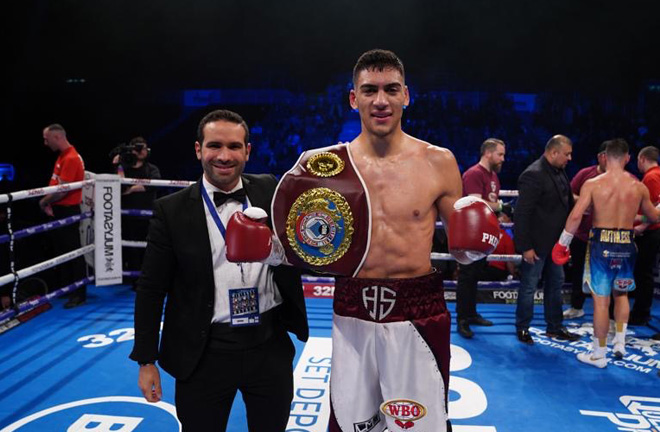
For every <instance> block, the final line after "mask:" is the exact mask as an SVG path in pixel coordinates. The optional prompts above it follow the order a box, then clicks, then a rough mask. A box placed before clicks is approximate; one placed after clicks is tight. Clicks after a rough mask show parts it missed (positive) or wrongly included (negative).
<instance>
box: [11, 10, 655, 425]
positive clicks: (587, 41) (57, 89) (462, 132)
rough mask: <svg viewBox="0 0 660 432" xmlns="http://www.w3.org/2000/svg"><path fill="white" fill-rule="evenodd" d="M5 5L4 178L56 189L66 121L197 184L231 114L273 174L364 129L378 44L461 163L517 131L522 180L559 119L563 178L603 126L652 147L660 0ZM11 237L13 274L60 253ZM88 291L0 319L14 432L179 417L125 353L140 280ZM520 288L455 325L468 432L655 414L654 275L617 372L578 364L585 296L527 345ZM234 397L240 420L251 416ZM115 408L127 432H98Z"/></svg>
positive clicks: (438, 140)
mask: <svg viewBox="0 0 660 432" xmlns="http://www.w3.org/2000/svg"><path fill="white" fill-rule="evenodd" d="M5 8H6V9H7V10H6V12H5V13H3V15H4V18H5V20H3V21H4V22H5V23H6V24H5V26H4V32H3V33H4V34H5V38H4V40H5V42H6V43H5V44H4V46H5V49H4V54H3V57H5V61H4V62H3V63H4V67H3V69H4V70H5V79H4V80H3V83H4V86H3V87H4V88H3V91H2V95H3V96H2V103H1V104H0V109H2V115H1V116H0V118H1V119H2V131H3V136H4V138H3V143H2V144H1V146H2V147H1V148H2V151H1V152H0V194H4V193H7V192H12V191H19V190H25V189H32V188H38V187H43V186H46V185H47V184H48V181H49V178H50V175H51V172H52V169H53V163H54V161H55V158H56V156H55V155H54V154H53V153H52V152H51V151H50V150H49V149H48V148H47V147H45V146H44V144H43V138H42V129H43V128H44V127H45V126H47V125H49V124H52V123H60V124H62V125H63V126H64V128H65V129H66V131H67V136H68V138H69V141H70V142H71V143H72V144H73V145H74V146H75V147H76V149H77V150H78V152H79V153H80V154H81V156H82V157H83V159H84V161H85V168H86V170H88V171H91V172H94V173H110V172H113V171H112V170H113V167H112V165H111V158H110V156H109V154H110V152H111V151H112V150H113V149H114V148H115V147H116V146H118V145H119V144H121V143H126V142H128V141H129V140H130V139H131V138H132V137H135V136H143V137H144V138H145V139H146V141H147V142H148V144H149V147H150V148H151V156H150V161H151V162H153V163H154V164H156V165H157V166H158V167H159V168H160V172H161V174H162V178H163V179H169V180H191V181H195V180H197V179H199V178H200V176H201V166H200V163H199V161H198V160H197V159H196V157H195V153H194V142H195V137H196V135H195V134H196V127H197V124H198V122H199V120H200V119H201V118H202V117H203V116H204V115H205V114H206V113H208V112H209V111H211V110H213V109H218V108H228V109H231V110H234V111H236V112H238V113H240V114H241V115H242V116H243V117H244V118H245V120H246V121H247V123H248V125H249V126H250V128H251V143H252V154H251V155H250V160H249V162H248V164H247V167H246V171H247V172H250V173H262V172H269V173H273V174H275V175H277V176H278V177H279V176H281V175H282V174H283V173H284V172H286V171H287V170H288V169H289V168H290V167H291V166H292V165H293V163H294V162H295V161H296V159H297V157H298V155H299V154H300V153H301V152H302V151H304V150H306V149H312V148H317V147H324V146H328V145H331V144H334V143H337V142H339V141H350V140H352V139H353V138H355V137H356V136H357V134H358V133H359V131H360V120H359V117H358V114H357V112H353V111H352V110H351V109H350V106H349V104H348V92H349V90H350V88H351V85H352V83H351V71H352V67H353V65H354V63H355V61H356V60H357V58H358V57H359V55H360V54H361V53H363V52H364V51H366V50H369V49H372V48H384V49H389V50H392V51H394V52H395V53H396V54H397V55H399V57H400V58H401V59H402V61H403V62H404V64H405V68H406V84H407V85H408V87H409V90H410V94H411V104H410V106H409V107H408V108H407V109H406V111H405V112H404V116H403V130H404V131H405V132H406V133H408V134H410V135H413V136H415V137H418V138H420V139H423V140H426V141H428V142H430V143H432V144H434V145H438V146H441V147H446V148H448V149H450V150H451V151H452V152H453V153H454V155H455V156H456V159H457V161H458V164H459V168H460V170H461V172H463V171H465V170H466V169H467V168H469V167H470V166H472V165H474V164H475V163H476V162H477V161H478V160H479V147H480V145H481V143H482V142H483V141H484V140H485V139H486V138H488V137H496V138H499V139H502V140H503V141H505V142H506V162H505V163H504V165H503V169H502V171H501V173H499V178H500V181H501V187H502V189H503V190H516V189H517V184H516V182H517V178H518V176H519V175H520V173H521V172H522V171H523V169H524V168H525V167H527V166H528V165H529V164H530V163H531V162H532V161H534V160H535V159H537V158H538V157H539V156H540V155H541V154H542V152H543V147H544V145H545V143H546V142H547V141H548V139H549V138H550V137H551V136H553V135H555V134H563V135H566V136H568V137H570V138H571V140H572V141H573V143H574V146H573V158H572V161H571V162H569V164H568V166H567V168H566V170H567V173H568V175H569V178H570V177H572V176H573V175H574V174H575V173H576V172H577V171H578V170H580V169H581V168H584V167H586V166H589V165H593V164H595V163H596V153H597V151H598V147H599V146H600V144H601V143H602V142H603V141H604V140H607V139H610V138H614V137H620V138H624V139H625V140H626V141H627V142H628V144H629V145H630V151H631V163H630V164H629V165H628V166H627V167H626V168H627V169H628V170H629V171H630V172H631V173H633V174H634V175H636V176H638V177H641V175H640V173H639V171H638V168H637V165H636V163H635V162H634V161H635V158H636V155H637V152H638V151H639V150H640V149H641V148H643V147H645V146H650V145H653V146H658V147H660V3H658V2H657V1H637V0H629V1H591V0H553V1H523V0H500V1H487V0H439V1H421V0H410V1H391V0H381V1H362V0H355V1H346V0H336V1H300V0H283V1H279V2H267V1H254V0H231V1H230V0H227V1H225V0H216V1H209V0H197V1H192V2H175V1H160V2H156V1H152V0H145V1H125V0H116V1H101V0H86V1H82V0H58V1H48V0H41V1H35V0H25V1H18V2H12V4H7V5H6V6H5ZM174 190H175V189H174V188H161V189H159V191H158V194H159V195H165V194H166V193H168V192H171V191H174ZM505 200H506V199H505ZM3 206H4V207H5V208H6V204H3ZM2 215H3V217H2V219H1V220H0V235H2V234H6V233H7V226H6V223H5V220H6V212H4V211H3V213H2ZM12 215H13V224H14V229H21V228H26V227H30V226H34V225H38V224H42V223H44V222H46V217H45V215H44V214H43V213H41V212H40V209H39V206H38V205H37V200H36V199H34V200H23V201H19V202H16V203H15V204H13V205H12ZM0 247H1V248H2V250H1V251H0V258H1V260H0V276H1V275H5V274H8V273H11V269H10V268H9V265H8V264H7V263H8V262H9V252H8V249H7V248H8V245H7V243H4V244H0ZM15 247H16V250H15V262H16V266H17V269H18V268H24V267H27V266H30V265H33V264H35V263H39V262H42V261H44V260H46V259H49V258H51V257H52V256H53V253H52V251H51V250H50V249H49V246H48V242H46V240H45V236H44V235H37V236H33V237H30V238H25V239H23V240H21V241H20V243H17V245H16V246H15ZM656 267H657V266H656ZM53 272H54V270H53V269H51V270H47V271H45V272H43V273H42V274H41V275H40V279H41V280H43V281H44V283H45V285H46V288H45V291H50V290H51V288H52V289H55V288H58V287H57V286H53V285H54V282H53V279H54V276H53ZM332 289H333V286H332V283H331V282H330V283H328V282H327V281H324V280H321V281H320V282H318V281H311V280H310V281H308V282H307V283H306V293H307V297H308V299H307V307H308V315H309V322H310V326H311V333H312V334H311V335H312V337H313V339H312V340H311V341H310V342H309V343H308V344H307V347H305V345H304V344H302V343H299V342H297V345H296V350H297V353H296V364H297V368H296V379H297V380H298V379H302V378H301V377H302V376H303V375H304V374H305V370H306V369H305V367H304V365H305V363H304V362H305V361H308V360H310V358H313V356H315V355H316V356H323V355H329V354H328V353H329V352H330V349H331V347H330V344H329V341H330V339H329V336H330V329H331V317H332V309H331V301H332V300H331V298H330V297H331V293H332ZM37 290H38V289H37ZM88 291H89V297H88V301H87V304H86V305H83V306H82V307H79V308H76V309H73V310H64V309H63V307H62V305H63V304H64V301H65V299H63V298H56V299H53V300H52V302H51V303H50V305H52V307H51V308H50V310H46V309H49V308H48V307H43V308H42V309H43V310H39V311H37V312H43V313H36V314H34V313H33V315H35V316H33V317H25V318H24V319H22V320H19V321H21V323H20V324H18V323H14V324H11V325H10V324H8V323H7V322H4V323H2V324H3V327H2V333H0V388H1V389H2V391H0V431H2V432H4V431H7V432H9V431H22V432H25V431H67V430H68V431H74V430H75V431H78V430H99V431H100V430H121V431H122V432H126V431H133V430H135V431H136V432H140V431H159V432H160V431H162V432H169V431H178V430H179V426H178V423H177V421H176V419H175V417H174V416H173V412H174V411H173V410H174V384H173V381H172V379H171V377H169V376H167V375H166V374H165V373H161V374H162V376H163V378H164V380H165V383H164V397H163V403H162V404H161V405H159V406H154V405H147V404H146V402H144V403H143V398H142V396H141V393H140V391H139V389H138V387H137V370H138V367H137V365H136V364H135V363H134V362H133V361H131V360H129V359H128V354H129V352H130V349H131V346H132V330H133V329H132V326H133V316H132V313H133V301H134V296H135V294H134V292H133V291H131V289H130V286H129V285H117V286H113V287H96V286H94V285H90V286H89V289H88ZM447 294H448V295H452V294H453V292H452V291H451V286H450V287H449V288H448V292H447ZM515 295H516V291H515V289H513V290H506V289H502V290H490V291H489V290H487V289H484V290H481V291H480V302H483V303H488V304H480V306H479V310H480V312H481V313H482V314H483V315H484V317H486V318H488V319H491V320H493V321H494V322H495V326H493V327H489V328H487V329H485V330H482V329H479V331H480V334H478V335H477V336H475V338H474V339H472V340H465V339H462V338H460V337H459V336H458V335H457V334H456V328H455V325H453V326H452V344H453V346H452V355H453V360H452V361H453V364H452V380H453V381H452V382H453V383H454V384H452V386H455V387H452V388H451V389H450V399H451V401H450V410H449V411H450V412H449V415H450V418H451V419H452V423H453V424H454V431H457V432H461V431H462V432H495V431H498V432H517V431H523V430H531V431H576V430H580V431H599V432H600V431H624V430H625V431H638V432H642V431H656V432H657V431H659V430H660V377H658V369H660V343H656V342H657V341H656V342H654V341H653V340H652V339H650V336H651V335H653V334H654V333H657V332H658V331H660V307H659V306H658V304H659V303H658V302H659V301H660V300H659V297H660V296H659V295H658V290H657V288H656V296H655V305H654V308H653V310H652V318H651V321H650V322H649V325H648V326H637V327H630V328H629V337H630V340H631V341H632V342H631V344H630V345H629V349H628V352H629V354H630V355H629V356H628V357H626V358H625V359H624V360H621V361H620V362H619V364H612V365H610V366H609V367H608V368H606V369H604V370H600V369H598V370H597V369H595V368H589V367H588V366H586V365H583V364H581V363H579V362H578V361H577V360H576V359H575V353H577V352H580V350H584V349H587V348H588V347H589V341H590V335H591V333H590V332H591V331H592V329H591V327H589V325H590V323H591V320H592V311H593V307H592V306H591V301H590V300H588V302H587V306H586V311H587V314H586V315H585V316H584V317H581V318H578V319H575V320H567V321H565V323H566V324H567V325H568V326H569V328H570V329H572V330H574V331H576V332H578V333H579V334H581V335H583V336H584V337H583V339H582V340H581V341H578V342H570V343H569V342H565V341H555V340H552V339H550V338H547V337H546V336H545V335H544V330H543V328H544V322H543V319H542V316H543V314H542V305H540V304H539V305H537V306H536V318H535V320H534V321H533V323H532V325H533V327H532V328H531V331H532V333H533V337H534V338H535V341H536V342H537V343H536V344H535V346H534V347H532V348H528V347H525V346H523V345H522V344H520V343H519V342H518V341H517V340H516V336H515V327H514V318H515ZM448 300H450V301H451V300H452V299H451V297H449V298H448ZM454 307H455V305H454V303H453V302H450V308H451V311H452V313H453V312H454ZM565 307H567V306H565ZM23 321H24V322H23ZM454 324H455V322H454ZM14 325H15V326H16V327H15V328H11V327H13V326H14ZM303 350H305V351H303ZM297 382H298V381H297ZM324 392H327V388H319V389H315V390H314V392H310V393H308V394H307V395H308V397H311V396H309V395H310V394H314V395H318V397H319V398H321V396H322V395H324ZM296 397H298V399H299V400H307V399H305V393H304V392H298V393H297V394H296ZM315 397H316V396H315ZM238 399H240V398H237V400H238ZM295 400H296V399H295V398H294V401H295ZM319 400H320V399H319ZM324 400H325V401H326V402H325V404H323V405H322V406H321V408H320V411H319V412H313V413H312V412H305V411H304V410H301V408H300V406H301V405H294V406H292V417H291V419H292V420H291V421H290V425H291V427H290V429H289V430H291V431H302V430H304V431H310V432H311V431H318V432H324V431H325V427H324V425H323V420H324V419H325V421H326V422H327V413H328V411H329V405H328V404H327V394H325V399H324ZM238 402H239V403H237V404H235V407H234V410H233V411H232V416H231V419H230V426H229V428H228V430H229V431H234V432H238V431H247V426H246V424H245V420H244V417H245V413H244V408H243V406H242V403H240V400H239V401H238ZM159 408H160V409H159ZM296 409H297V410H298V411H296ZM241 410H243V411H241ZM452 410H453V411H452ZM85 416H91V417H85ZM94 416H96V417H94ZM113 416H114V418H115V420H116V421H115V425H116V426H115V429H103V428H102V427H104V426H103V425H106V423H104V421H105V420H107V419H108V418H110V417H113ZM324 416H325V417H324ZM81 419H87V420H89V421H88V422H87V423H85V421H83V420H81ZM90 419H91V420H90ZM94 419H95V420H94ZM103 419H105V420H103ZM122 419H124V420H122ZM127 419H141V420H140V421H137V422H136V421H134V420H127ZM296 422H297V423H296ZM85 424H87V425H88V426H87V428H85V426H84V425H85ZM81 425H83V426H81ZM94 427H96V429H94ZM424 432H431V431H424Z"/></svg>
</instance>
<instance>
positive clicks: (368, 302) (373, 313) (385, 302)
mask: <svg viewBox="0 0 660 432" xmlns="http://www.w3.org/2000/svg"><path fill="white" fill-rule="evenodd" d="M362 303H363V304H364V308H365V309H366V310H367V312H369V316H370V317H371V319H373V320H374V321H381V320H383V319H385V317H386V316H388V315H389V314H390V312H392V309H394V303H396V291H394V290H393V289H391V288H387V287H381V286H377V285H374V286H370V287H364V288H362Z"/></svg>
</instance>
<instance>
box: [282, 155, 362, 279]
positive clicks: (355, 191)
mask: <svg viewBox="0 0 660 432" xmlns="http://www.w3.org/2000/svg"><path fill="white" fill-rule="evenodd" d="M271 210H272V211H271V215H272V216H271V217H272V222H273V229H274V230H275V233H276V234H277V237H278V238H279V240H280V242H282V245H283V246H284V250H285V253H286V257H287V259H288V261H289V263H291V264H292V265H294V266H296V267H304V268H307V269H311V270H314V271H319V272H325V273H332V274H337V275H342V276H355V275H357V273H358V271H359V270H360V268H361V267H362V264H363V263H364V259H365V257H366V256H367V251H368V249H369V238H370V231H371V225H370V224H371V213H370V209H369V199H368V194H367V190H366V188H365V186H364V184H363V182H362V179H361V178H360V176H359V174H358V172H357V170H356V169H355V166H354V165H353V162H352V160H351V158H350V154H349V152H348V147H347V144H337V145H335V146H331V147H326V148H322V149H316V150H310V151H307V152H305V153H303V154H302V155H301V156H300V158H299V159H298V162H297V163H296V165H295V166H294V167H293V168H292V169H291V170H289V171H288V172H287V173H286V174H284V176H283V177H282V180H280V183H279V184H278V186H277V190H276V191H275V195H274V197H273V203H272V209H271Z"/></svg>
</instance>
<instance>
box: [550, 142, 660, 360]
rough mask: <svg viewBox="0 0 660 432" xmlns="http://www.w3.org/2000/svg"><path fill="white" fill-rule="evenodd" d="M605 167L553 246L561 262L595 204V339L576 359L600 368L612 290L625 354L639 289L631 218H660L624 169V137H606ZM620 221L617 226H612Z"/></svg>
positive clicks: (591, 248)
mask: <svg viewBox="0 0 660 432" xmlns="http://www.w3.org/2000/svg"><path fill="white" fill-rule="evenodd" d="M603 144H605V156H606V158H607V171H606V172H605V173H604V174H601V175H599V176H597V177H594V178H593V179H591V180H587V181H586V182H585V183H584V185H583V186H582V189H581V190H580V198H579V199H578V201H577V202H576V203H575V207H573V210H572V211H571V214H569V215H568V219H567V220H566V226H565V227H564V232H563V233H562V234H561V237H560V238H559V241H558V242H557V244H555V247H554V248H553V249H552V260H553V261H554V262H555V263H556V264H560V265H563V264H565V263H567V262H568V259H569V258H570V249H569V245H570V243H571V240H572V239H573V233H575V231H576V230H577V228H578V226H579V225H580V221H581V219H582V215H583V214H584V212H585V211H586V210H587V209H588V208H590V207H593V212H592V214H593V228H592V230H591V232H590V234H589V245H588V249H587V256H586V258H585V268H584V280H583V284H582V289H583V291H587V290H588V291H587V292H589V291H591V294H592V297H593V300H594V341H593V349H592V351H590V352H581V353H579V354H578V355H577V358H578V360H580V361H581V362H583V363H587V364H590V365H592V366H596V367H599V368H604V367H605V366H607V362H608V359H607V332H608V329H609V307H610V294H611V293H614V321H615V323H616V333H615V335H614V339H613V340H612V343H613V347H612V352H613V354H614V356H615V357H623V356H624V355H625V354H626V348H625V344H626V342H625V341H626V336H625V335H626V327H627V325H628V316H629V315H630V304H629V303H628V291H632V290H633V289H635V281H634V280H633V268H634V267H635V257H636V256H637V250H636V248H635V243H634V242H633V231H632V228H633V223H634V222H635V216H637V212H638V211H640V210H641V212H642V213H643V214H644V215H645V216H646V217H647V218H649V219H650V220H651V221H657V220H658V219H660V210H658V209H657V208H655V207H653V204H652V203H651V200H650V199H649V190H648V189H647V188H646V186H644V184H642V183H641V182H640V181H639V180H637V179H636V178H635V177H633V176H632V175H631V174H630V173H628V172H627V171H625V170H624V167H625V166H626V164H627V163H628V161H629V160H630V155H629V154H628V144H627V143H626V142H625V141H624V140H622V139H613V140H609V141H605V142H604V143H603ZM610 227H616V228H610Z"/></svg>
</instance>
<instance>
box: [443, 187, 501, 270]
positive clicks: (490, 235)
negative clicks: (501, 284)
mask: <svg viewBox="0 0 660 432" xmlns="http://www.w3.org/2000/svg"><path fill="white" fill-rule="evenodd" d="M447 238H448V240H449V253H450V254H452V255H453V256H454V258H455V259H456V261H458V262H459V263H461V264H470V263H472V262H474V261H478V260H480V259H482V258H484V257H486V256H487V255H489V254H491V253H492V252H493V251H494V250H495V248H496V247H497V244H498V243H499V241H500V223H499V221H498V220H497V216H496V215H495V212H494V211H493V210H492V209H491V208H490V206H489V205H488V203H487V202H486V201H484V200H482V199H481V198H477V197H474V196H466V197H463V198H461V199H459V200H457V201H456V202H455V203H454V211H453V213H452V214H451V215H450V216H449V227H448V232H447Z"/></svg>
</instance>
